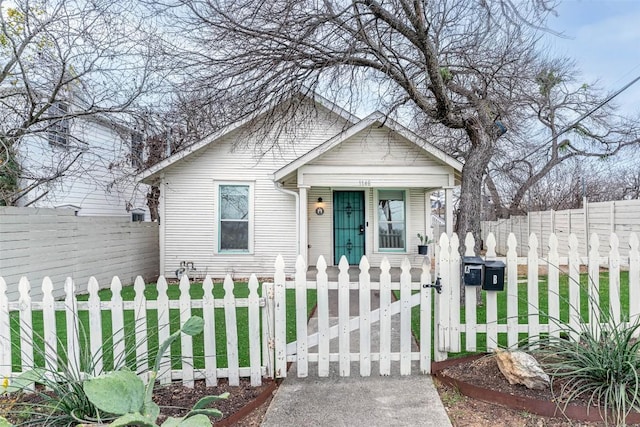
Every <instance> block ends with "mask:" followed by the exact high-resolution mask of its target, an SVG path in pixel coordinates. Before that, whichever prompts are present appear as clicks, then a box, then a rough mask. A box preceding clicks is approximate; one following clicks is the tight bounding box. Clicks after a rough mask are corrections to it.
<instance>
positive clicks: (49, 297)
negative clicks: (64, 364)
mask: <svg viewBox="0 0 640 427" xmlns="http://www.w3.org/2000/svg"><path fill="white" fill-rule="evenodd" d="M56 325H57V321H56V308H55V299H54V297H53V282H52V281H51V279H50V278H49V277H48V276H47V277H45V278H44V279H43V280H42V327H43V332H44V363H45V367H46V369H47V371H48V372H55V371H57V370H58V332H57V328H56ZM100 332H101V333H102V331H100ZM100 336H101V335H100ZM96 359H97V358H96ZM101 363H102V359H100V360H95V361H94V364H95V365H97V367H99V366H101ZM98 372H99V371H98ZM94 373H96V372H94Z"/></svg>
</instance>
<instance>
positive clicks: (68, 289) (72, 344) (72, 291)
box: [64, 277, 81, 374]
mask: <svg viewBox="0 0 640 427" xmlns="http://www.w3.org/2000/svg"><path fill="white" fill-rule="evenodd" d="M64 291H65V294H66V296H65V299H64V308H65V310H64V311H65V319H66V323H67V367H68V369H69V372H74V373H78V374H79V373H80V338H81V336H80V327H79V321H80V319H79V317H78V301H77V300H76V285H75V283H74V282H73V280H72V279H71V278H70V277H68V278H67V280H66V281H65V282H64Z"/></svg>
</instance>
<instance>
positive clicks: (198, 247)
mask: <svg viewBox="0 0 640 427" xmlns="http://www.w3.org/2000/svg"><path fill="white" fill-rule="evenodd" d="M336 117H337V116H336V115H335V114H332V113H330V112H328V111H326V110H324V109H321V108H318V109H317V114H314V115H313V121H311V120H309V121H307V122H306V125H305V126H303V131H302V132H300V133H297V134H296V135H286V134H281V135H279V138H280V141H279V144H280V147H279V148H280V150H278V149H277V148H276V149H274V150H272V151H271V152H269V153H267V154H266V155H264V156H262V155H260V153H258V152H256V151H255V148H254V147H258V146H259V145H260V143H261V142H264V140H267V139H268V137H266V138H265V137H263V136H262V135H260V134H252V133H250V132H246V131H244V132H242V131H241V130H237V131H235V132H231V133H229V134H227V135H226V136H224V137H223V138H221V139H220V140H218V141H216V142H215V143H212V144H210V145H209V146H208V147H207V148H203V149H202V150H200V151H199V152H196V153H194V154H192V155H191V156H188V157H186V158H185V159H183V160H182V161H179V162H177V163H175V164H174V165H173V166H171V167H169V168H167V169H166V170H165V171H164V178H163V179H162V183H163V186H164V189H165V191H164V194H163V204H164V206H163V207H162V208H161V209H162V212H161V214H160V215H161V227H162V228H163V231H161V235H164V237H163V242H161V245H164V254H163V257H162V261H161V268H162V269H163V270H162V273H163V274H165V275H167V276H168V277H173V276H175V273H174V272H175V270H176V269H177V268H178V267H179V266H180V263H181V262H182V261H191V262H193V263H194V265H195V267H196V269H197V272H198V273H197V274H204V273H205V272H206V273H208V274H211V275H212V276H213V277H220V276H223V275H225V274H227V273H229V274H233V275H234V276H237V277H247V276H248V275H249V274H251V273H256V274H260V271H262V272H268V271H271V270H272V269H273V265H274V263H275V258H276V256H277V255H278V254H282V255H283V257H284V258H285V262H286V265H287V266H289V268H290V269H293V268H294V266H295V258H296V254H297V250H298V236H297V226H296V223H297V221H296V199H295V198H294V197H293V196H292V195H290V194H285V193H283V192H281V191H279V190H277V189H276V188H275V187H274V183H273V181H272V174H273V172H274V171H276V170H278V169H279V168H281V167H282V166H284V165H286V164H288V163H290V162H292V161H293V160H295V159H296V158H298V157H300V156H301V155H303V154H305V153H306V152H308V151H309V150H310V149H312V148H314V147H316V146H317V145H319V144H320V143H322V142H324V141H325V140H327V139H328V138H330V137H332V136H334V135H335V134H337V133H339V132H340V131H342V130H343V128H344V126H345V121H344V120H342V119H337V118H336ZM220 182H240V183H242V182H246V183H249V184H250V185H253V190H254V191H253V205H254V222H253V224H252V230H253V233H254V234H253V235H254V239H253V247H252V248H251V250H250V253H242V254H228V253H217V252H218V231H217V228H218V224H217V219H218V212H217V211H216V209H217V194H216V184H217V183H220ZM284 184H285V187H288V188H291V187H290V186H291V184H292V183H284ZM316 199H317V197H316ZM314 209H315V208H314ZM314 215H315V213H314Z"/></svg>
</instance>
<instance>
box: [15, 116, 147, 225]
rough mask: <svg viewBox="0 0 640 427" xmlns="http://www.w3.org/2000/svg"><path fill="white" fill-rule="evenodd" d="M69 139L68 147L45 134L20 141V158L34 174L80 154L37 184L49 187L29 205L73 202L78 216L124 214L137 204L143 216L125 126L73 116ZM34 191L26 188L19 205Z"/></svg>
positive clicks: (140, 191) (143, 190)
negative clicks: (52, 177)
mask: <svg viewBox="0 0 640 427" xmlns="http://www.w3.org/2000/svg"><path fill="white" fill-rule="evenodd" d="M70 140H71V141H72V142H71V144H72V146H73V147H74V148H71V149H69V148H65V147H61V146H55V145H51V144H49V141H48V140H47V135H46V133H45V134H43V135H40V136H34V135H32V136H29V137H27V138H25V139H24V140H23V141H22V142H21V145H20V158H21V161H22V162H23V164H24V166H25V168H26V169H27V170H31V171H34V172H36V173H37V172H40V171H47V170H51V169H55V168H57V167H58V165H60V164H61V163H64V162H67V161H70V160H71V159H72V158H74V157H75V156H76V155H77V154H79V153H82V155H81V157H80V158H79V159H78V160H77V161H75V163H74V164H73V165H72V167H71V168H70V169H69V170H68V171H66V172H65V175H64V177H62V178H60V179H57V180H55V181H53V182H51V183H50V184H48V186H46V187H42V189H43V190H45V189H46V190H49V192H48V193H47V194H46V195H45V196H44V197H43V198H41V199H39V200H38V201H36V202H35V203H33V204H31V205H30V206H31V207H43V208H53V207H56V206H60V205H74V206H78V207H80V208H81V209H80V211H78V215H81V216H85V215H86V216H126V217H129V218H131V212H130V210H131V209H143V210H144V211H145V218H146V219H147V220H148V219H149V217H150V216H149V211H148V208H147V206H146V196H145V195H146V191H147V186H146V185H144V184H138V185H136V183H135V181H134V175H135V171H134V170H133V168H132V167H131V163H130V158H129V154H130V150H131V133H130V131H128V130H126V129H124V128H118V127H116V126H115V125H111V124H109V123H107V122H106V121H101V120H96V119H82V118H76V119H74V120H73V122H72V124H71V127H70ZM40 193H41V192H40V191H38V192H32V193H30V194H29V195H28V196H26V197H25V198H24V199H21V200H20V205H21V206H24V205H26V204H27V203H28V202H30V201H32V200H33V199H34V198H35V197H37V195H38V194H40ZM128 208H129V209H128Z"/></svg>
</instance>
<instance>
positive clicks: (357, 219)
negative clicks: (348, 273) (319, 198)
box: [333, 191, 366, 265]
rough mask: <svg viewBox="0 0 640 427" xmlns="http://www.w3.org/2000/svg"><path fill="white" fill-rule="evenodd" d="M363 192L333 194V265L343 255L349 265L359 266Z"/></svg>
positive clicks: (337, 192)
mask: <svg viewBox="0 0 640 427" xmlns="http://www.w3.org/2000/svg"><path fill="white" fill-rule="evenodd" d="M365 225H366V224H365V218H364V192H363V191H335V192H334V193H333V244H334V250H333V253H334V263H335V264H336V265H337V264H338V263H339V262H340V258H341V257H342V256H343V255H344V256H345V257H347V261H349V265H358V264H360V258H362V256H363V255H364V236H365V233H364V231H365Z"/></svg>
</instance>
